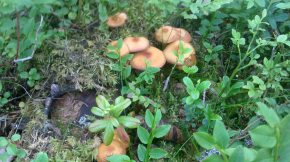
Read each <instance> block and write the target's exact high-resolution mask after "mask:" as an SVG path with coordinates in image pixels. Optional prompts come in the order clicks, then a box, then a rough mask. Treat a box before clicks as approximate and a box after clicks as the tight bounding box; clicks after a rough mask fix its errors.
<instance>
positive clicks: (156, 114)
mask: <svg viewBox="0 0 290 162" xmlns="http://www.w3.org/2000/svg"><path fill="white" fill-rule="evenodd" d="M161 118H162V114H161V110H160V109H156V112H155V125H158V124H159V122H160V120H161Z"/></svg>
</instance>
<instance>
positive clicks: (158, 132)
mask: <svg viewBox="0 0 290 162" xmlns="http://www.w3.org/2000/svg"><path fill="white" fill-rule="evenodd" d="M170 128H171V125H161V126H160V127H159V128H156V129H155V131H154V137H155V138H161V137H164V136H165V135H166V134H167V133H168V132H169V130H170Z"/></svg>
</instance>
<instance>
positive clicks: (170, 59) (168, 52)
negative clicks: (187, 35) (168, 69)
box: [163, 40, 195, 65]
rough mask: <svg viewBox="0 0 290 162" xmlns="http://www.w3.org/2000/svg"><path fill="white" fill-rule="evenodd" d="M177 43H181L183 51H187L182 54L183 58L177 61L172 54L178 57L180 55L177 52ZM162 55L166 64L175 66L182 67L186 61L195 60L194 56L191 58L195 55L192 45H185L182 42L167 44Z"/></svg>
mask: <svg viewBox="0 0 290 162" xmlns="http://www.w3.org/2000/svg"><path fill="white" fill-rule="evenodd" d="M179 43H182V45H183V48H184V49H188V51H187V52H186V53H184V54H183V58H181V59H180V60H178V57H177V56H175V54H174V53H175V52H177V54H178V55H180V54H181V53H180V52H179ZM163 53H164V56H165V58H166V60H167V62H168V63H171V64H175V63H176V65H184V64H185V62H186V61H187V60H188V59H192V58H195V57H194V56H192V55H195V50H194V48H193V47H192V45H191V44H189V43H186V42H184V41H182V40H180V41H175V42H173V43H171V44H169V45H168V46H167V47H166V48H165V49H164V51H163ZM177 61H178V62H177Z"/></svg>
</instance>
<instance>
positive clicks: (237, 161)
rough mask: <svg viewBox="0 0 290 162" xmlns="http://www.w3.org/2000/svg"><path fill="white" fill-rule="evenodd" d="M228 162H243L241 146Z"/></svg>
mask: <svg viewBox="0 0 290 162" xmlns="http://www.w3.org/2000/svg"><path fill="white" fill-rule="evenodd" d="M229 161H230V162H244V161H245V159H244V150H243V148H242V146H238V147H237V148H236V149H235V151H234V152H233V153H232V155H231V156H230V159H229Z"/></svg>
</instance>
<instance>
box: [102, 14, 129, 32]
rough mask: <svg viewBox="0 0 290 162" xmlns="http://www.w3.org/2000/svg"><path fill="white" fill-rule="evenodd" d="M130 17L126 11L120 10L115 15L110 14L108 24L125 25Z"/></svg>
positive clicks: (111, 25)
mask: <svg viewBox="0 0 290 162" xmlns="http://www.w3.org/2000/svg"><path fill="white" fill-rule="evenodd" d="M127 19H128V16H127V14H126V13H124V12H118V13H116V14H115V15H113V16H110V17H109V18H108V20H107V25H108V26H109V27H111V28H116V27H120V26H123V25H124V24H125V22H126V20H127Z"/></svg>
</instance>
